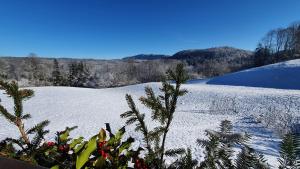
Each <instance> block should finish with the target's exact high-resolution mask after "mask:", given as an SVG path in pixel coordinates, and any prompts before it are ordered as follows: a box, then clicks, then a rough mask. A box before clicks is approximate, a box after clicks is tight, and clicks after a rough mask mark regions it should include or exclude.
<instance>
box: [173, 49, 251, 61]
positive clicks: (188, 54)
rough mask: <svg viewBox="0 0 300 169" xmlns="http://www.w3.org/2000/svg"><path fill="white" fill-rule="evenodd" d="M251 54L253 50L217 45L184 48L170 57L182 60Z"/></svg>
mask: <svg viewBox="0 0 300 169" xmlns="http://www.w3.org/2000/svg"><path fill="white" fill-rule="evenodd" d="M251 55H253V52H251V51H247V50H243V49H237V48H233V47H216V48H208V49H194V50H183V51H180V52H177V53H175V54H174V55H173V56H171V57H170V58H172V59H180V60H197V61H204V60H206V59H221V58H222V59H223V58H228V59H235V58H248V57H249V56H251Z"/></svg>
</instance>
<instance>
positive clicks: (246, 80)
mask: <svg viewBox="0 0 300 169" xmlns="http://www.w3.org/2000/svg"><path fill="white" fill-rule="evenodd" d="M299 79H300V59H295V60H290V61H286V62H280V63H276V64H272V65H267V66H262V67H258V68H252V69H247V70H244V71H240V72H235V73H230V74H227V75H224V76H221V77H216V78H212V79H210V80H208V81H207V82H206V83H207V84H219V85H234V86H252V87H267V88H277V89H300V80H299Z"/></svg>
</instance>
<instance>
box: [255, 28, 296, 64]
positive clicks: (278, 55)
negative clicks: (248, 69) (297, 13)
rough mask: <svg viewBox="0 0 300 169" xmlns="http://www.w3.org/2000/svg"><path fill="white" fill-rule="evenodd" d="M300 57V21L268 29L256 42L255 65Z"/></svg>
mask: <svg viewBox="0 0 300 169" xmlns="http://www.w3.org/2000/svg"><path fill="white" fill-rule="evenodd" d="M297 58H300V22H297V23H293V24H291V25H290V26H288V27H286V28H277V29H273V30H271V31H269V32H268V33H267V34H266V35H265V36H264V37H263V38H262V40H261V41H260V42H259V43H258V45H257V48H256V50H255V54H254V64H255V66H263V65H266V64H272V63H277V62H281V61H286V60H291V59H297Z"/></svg>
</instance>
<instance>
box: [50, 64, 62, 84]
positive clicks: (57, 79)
mask: <svg viewBox="0 0 300 169" xmlns="http://www.w3.org/2000/svg"><path fill="white" fill-rule="evenodd" d="M52 84H53V86H61V85H62V84H63V77H62V75H61V73H60V70H59V64H58V61H57V60H56V59H54V61H53V71H52Z"/></svg>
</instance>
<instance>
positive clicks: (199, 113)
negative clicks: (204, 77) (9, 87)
mask: <svg viewBox="0 0 300 169" xmlns="http://www.w3.org/2000/svg"><path fill="white" fill-rule="evenodd" d="M299 65H300V59H298V60H293V61H288V62H283V63H279V64H274V65H269V66H265V67H260V68H255V69H249V70H246V71H242V72H238V73H233V74H229V75H225V76H223V77H219V78H215V79H211V81H215V82H218V81H219V82H220V81H222V82H226V83H227V82H228V83H230V85H235V82H237V81H238V80H240V82H243V83H241V84H239V85H244V86H253V85H252V84H250V83H249V81H251V80H249V81H247V79H248V78H249V79H251V78H255V77H259V79H257V81H255V83H254V80H253V79H252V82H253V83H254V84H255V85H254V86H263V87H270V86H269V85H267V84H269V83H265V81H266V80H268V78H267V77H266V76H268V77H269V76H272V78H269V80H270V79H271V80H273V82H272V83H279V85H280V87H278V86H275V88H276V87H278V88H288V89H289V90H286V89H272V88H258V87H243V86H228V85H219V84H218V85H212V84H206V82H207V81H204V82H203V81H193V82H190V83H188V84H185V85H183V86H182V87H183V88H185V89H187V90H188V91H189V93H188V94H187V95H185V96H183V97H182V98H180V99H179V100H178V102H179V103H178V107H177V110H176V113H175V117H174V119H173V123H172V125H171V128H170V131H169V134H168V136H167V143H166V146H167V148H180V147H182V148H187V147H190V148H191V150H192V153H193V156H194V158H196V159H197V160H198V161H201V160H202V159H203V152H202V148H201V147H199V146H198V145H197V144H196V139H198V138H200V139H205V138H206V135H205V130H206V129H211V130H218V127H219V124H220V122H221V121H222V120H225V119H227V120H230V121H232V123H233V125H234V130H235V131H236V132H247V133H250V134H251V135H252V140H251V142H250V143H249V144H250V145H251V146H253V147H254V148H255V149H256V150H258V151H259V152H261V153H263V154H264V155H265V157H266V158H267V160H268V162H269V164H271V165H272V166H273V167H276V166H278V162H277V158H278V149H279V143H280V137H279V135H278V134H277V133H278V131H279V132H282V131H284V129H285V127H291V126H293V125H294V124H295V125H296V126H297V125H299V124H300V123H299V122H300V120H299V119H300V113H299V111H300V110H299V109H300V108H299V107H300V90H292V89H299V88H298V87H300V80H299V76H300V73H299V71H300V67H299ZM266 72H267V73H266ZM278 72H279V73H278ZM280 72H283V74H281V73H280ZM285 73H289V74H285ZM244 75H246V77H243V76H244ZM275 75H276V76H275ZM275 77H278V79H277V78H275ZM235 80H236V81H235ZM220 84H223V83H220ZM270 84H271V83H270ZM146 86H151V87H153V88H154V89H155V91H156V92H158V87H159V86H160V83H146V84H139V85H132V86H126V87H119V88H106V89H87V88H72V87H33V88H31V89H33V90H34V91H35V97H33V98H31V99H30V100H28V101H26V102H25V104H24V112H25V113H26V112H29V113H30V114H31V115H32V118H31V119H29V120H27V121H26V122H25V128H28V127H30V126H33V125H34V124H36V123H38V122H40V121H42V120H46V119H48V120H50V125H49V126H48V127H47V129H50V131H51V132H50V133H49V134H48V135H47V137H46V139H47V140H53V139H54V134H55V132H56V131H61V130H64V129H65V127H67V126H69V127H71V126H75V125H76V126H78V129H76V130H74V131H73V132H72V133H71V136H72V137H73V138H76V137H79V136H84V137H85V138H86V139H88V138H89V137H91V136H92V135H94V134H96V133H98V131H99V130H100V129H101V128H105V123H110V125H111V127H112V130H113V131H116V130H117V129H119V128H121V127H123V126H124V125H125V119H121V118H120V114H121V113H123V112H125V111H127V110H129V108H128V106H127V103H126V100H125V94H127V93H128V94H131V95H132V96H133V98H134V100H135V101H136V104H137V107H138V108H139V110H140V111H141V112H142V113H145V114H146V122H147V125H148V127H149V128H154V127H155V126H156V125H157V124H156V123H154V122H153V121H152V120H151V118H150V116H151V112H150V111H149V110H148V109H147V108H146V107H144V106H143V105H141V104H140V103H139V102H138V98H139V97H141V96H144V95H145V94H144V88H145V87H146ZM296 86H298V87H296ZM271 87H274V86H271ZM2 93H3V92H0V99H1V104H3V105H4V106H5V107H8V110H9V111H13V107H12V106H13V104H12V101H11V99H10V98H8V97H6V96H5V95H4V94H2ZM134 127H135V126H134V125H131V126H127V127H126V130H127V132H126V136H127V137H128V136H132V137H134V138H135V139H136V142H135V144H134V145H133V146H132V148H134V149H135V148H137V147H138V146H144V143H143V141H142V135H141V134H140V133H138V132H135V131H134ZM18 135H19V133H18V130H17V128H16V127H15V126H13V125H12V124H10V123H8V122H7V121H6V120H5V119H4V118H3V117H2V116H0V140H2V139H4V138H6V137H14V138H16V137H18ZM171 161H172V159H171V158H167V162H171Z"/></svg>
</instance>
